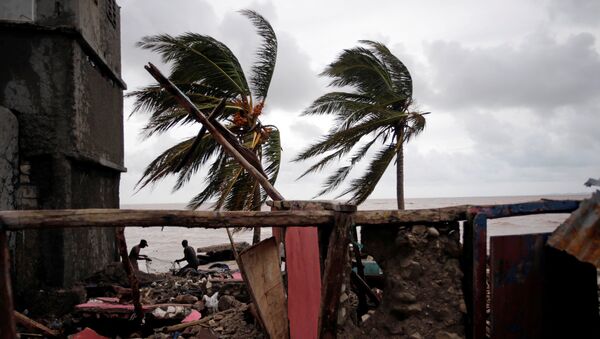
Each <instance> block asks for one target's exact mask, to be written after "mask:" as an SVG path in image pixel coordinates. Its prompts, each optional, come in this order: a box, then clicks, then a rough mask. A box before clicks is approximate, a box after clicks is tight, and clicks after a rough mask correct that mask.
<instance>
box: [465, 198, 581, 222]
mask: <svg viewBox="0 0 600 339" xmlns="http://www.w3.org/2000/svg"><path fill="white" fill-rule="evenodd" d="M579 203H580V201H578V200H540V201H534V202H525V203H521V204H508V205H490V206H469V208H468V211H467V212H468V214H473V215H474V214H477V213H483V214H485V215H486V216H487V218H488V219H495V218H505V217H513V216H518V215H530V214H542V213H571V212H573V211H574V210H576V209H577V207H579Z"/></svg>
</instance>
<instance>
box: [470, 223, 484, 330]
mask: <svg viewBox="0 0 600 339" xmlns="http://www.w3.org/2000/svg"><path fill="white" fill-rule="evenodd" d="M472 243H473V262H472V265H473V269H472V274H473V276H472V286H473V299H472V310H473V324H472V328H473V332H472V334H473V338H474V339H484V338H485V337H486V289H487V285H486V267H487V260H486V259H487V217H486V215H485V214H483V213H479V214H477V215H475V217H474V218H473V240H472Z"/></svg>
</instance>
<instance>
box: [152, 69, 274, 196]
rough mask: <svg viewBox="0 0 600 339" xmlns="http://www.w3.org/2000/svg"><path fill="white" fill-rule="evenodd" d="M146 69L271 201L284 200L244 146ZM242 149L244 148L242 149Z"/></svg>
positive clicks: (163, 79)
mask: <svg viewBox="0 0 600 339" xmlns="http://www.w3.org/2000/svg"><path fill="white" fill-rule="evenodd" d="M144 68H145V69H146V71H148V73H150V74H151V75H152V76H153V77H154V79H156V81H158V82H159V83H160V84H161V86H162V87H163V88H165V89H166V90H167V91H169V93H171V94H172V95H173V96H174V97H175V99H176V100H177V102H179V104H180V105H181V106H182V107H183V108H184V109H186V110H187V111H188V112H189V113H190V114H191V115H192V116H193V117H195V118H196V119H197V120H198V121H199V122H200V123H202V125H204V126H205V127H206V129H207V130H208V131H209V132H210V134H212V136H213V138H214V139H215V141H216V142H218V143H219V144H220V145H221V146H222V147H223V149H225V151H226V152H227V153H229V155H231V156H232V157H233V158H234V159H235V160H237V161H238V162H239V163H240V165H242V167H244V169H245V170H246V171H248V173H250V175H252V176H253V177H254V178H255V179H256V180H257V181H258V182H259V183H260V185H261V186H262V187H263V189H264V190H265V192H267V195H268V196H269V197H270V198H271V199H273V200H284V199H283V196H282V195H281V194H280V193H279V192H278V191H277V190H276V189H275V187H273V185H271V183H270V182H269V179H267V177H266V176H264V175H263V173H262V170H260V169H258V168H257V167H255V166H253V165H251V164H250V162H249V161H248V157H247V156H246V157H245V156H243V155H242V154H245V153H247V152H245V151H244V150H243V146H241V145H239V143H235V142H231V140H227V138H226V137H225V136H224V135H223V134H222V132H221V131H219V130H217V128H216V127H215V126H214V125H213V123H211V122H210V121H209V119H208V118H207V117H206V116H205V115H204V114H203V113H202V112H201V111H200V110H199V109H198V108H197V107H196V105H194V103H193V102H192V101H191V100H190V99H189V98H188V97H187V96H186V95H185V94H184V93H183V92H181V90H180V89H179V88H177V86H175V85H174V84H173V83H172V82H171V81H170V80H169V79H167V78H166V77H165V76H164V75H163V74H162V73H161V72H160V71H159V70H158V68H156V67H155V66H154V65H153V64H152V63H148V65H146V66H144ZM236 144H237V147H236ZM240 147H242V149H241V148H240Z"/></svg>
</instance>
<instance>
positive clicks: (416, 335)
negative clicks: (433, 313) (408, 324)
mask: <svg viewBox="0 0 600 339" xmlns="http://www.w3.org/2000/svg"><path fill="white" fill-rule="evenodd" d="M409 338H410V339H423V336H422V335H421V334H420V333H419V332H415V333H413V334H411V335H410V336H409Z"/></svg>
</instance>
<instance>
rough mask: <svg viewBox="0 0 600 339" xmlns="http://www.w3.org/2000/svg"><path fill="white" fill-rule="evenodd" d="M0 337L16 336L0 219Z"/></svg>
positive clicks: (5, 242)
mask: <svg viewBox="0 0 600 339" xmlns="http://www.w3.org/2000/svg"><path fill="white" fill-rule="evenodd" d="M0 273H1V274H2V276H1V277H0V300H1V301H2V302H1V303H0V338H1V339H13V338H16V337H17V329H16V326H15V319H14V317H13V297H12V288H11V280H10V253H9V251H8V240H7V235H6V232H5V231H4V230H3V229H2V220H1V219H0Z"/></svg>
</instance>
